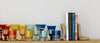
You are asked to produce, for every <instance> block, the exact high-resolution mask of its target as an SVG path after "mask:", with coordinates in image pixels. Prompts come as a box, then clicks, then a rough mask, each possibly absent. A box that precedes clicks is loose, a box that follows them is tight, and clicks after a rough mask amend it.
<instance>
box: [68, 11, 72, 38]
mask: <svg viewBox="0 0 100 43" xmlns="http://www.w3.org/2000/svg"><path fill="white" fill-rule="evenodd" d="M68 29H69V40H72V13H71V12H70V13H68Z"/></svg>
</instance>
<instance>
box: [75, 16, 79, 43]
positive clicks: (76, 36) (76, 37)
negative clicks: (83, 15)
mask: <svg viewBox="0 0 100 43" xmlns="http://www.w3.org/2000/svg"><path fill="white" fill-rule="evenodd" d="M75 40H76V41H77V40H78V15H75Z"/></svg>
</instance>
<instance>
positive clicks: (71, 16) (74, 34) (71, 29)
mask: <svg viewBox="0 0 100 43" xmlns="http://www.w3.org/2000/svg"><path fill="white" fill-rule="evenodd" d="M78 39H79V37H78V15H76V14H75V12H68V13H66V40H67V41H69V40H72V41H75V40H78Z"/></svg>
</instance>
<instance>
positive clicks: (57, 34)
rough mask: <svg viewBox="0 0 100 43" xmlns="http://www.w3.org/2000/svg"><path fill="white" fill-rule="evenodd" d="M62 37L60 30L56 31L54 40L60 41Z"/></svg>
mask: <svg viewBox="0 0 100 43" xmlns="http://www.w3.org/2000/svg"><path fill="white" fill-rule="evenodd" d="M60 37H61V31H60V30H56V31H55V32H54V36H53V40H55V41H60Z"/></svg>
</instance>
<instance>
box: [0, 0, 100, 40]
mask: <svg viewBox="0 0 100 43" xmlns="http://www.w3.org/2000/svg"><path fill="white" fill-rule="evenodd" d="M99 10H100V0H0V23H2V24H37V23H42V24H55V25H57V29H60V27H59V26H60V25H59V24H60V23H64V15H65V13H66V12H67V11H75V12H76V13H77V14H78V15H79V23H80V24H81V28H82V35H83V36H86V37H89V38H90V39H100V25H99V24H100V23H99V22H100V19H99V18H100V17H99V16H100V13H99V12H100V11H99Z"/></svg>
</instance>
